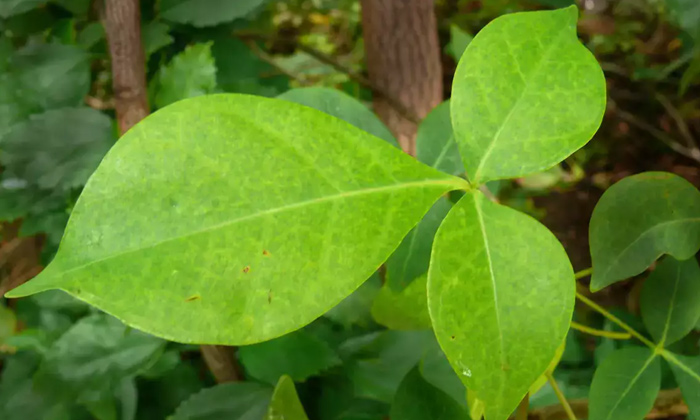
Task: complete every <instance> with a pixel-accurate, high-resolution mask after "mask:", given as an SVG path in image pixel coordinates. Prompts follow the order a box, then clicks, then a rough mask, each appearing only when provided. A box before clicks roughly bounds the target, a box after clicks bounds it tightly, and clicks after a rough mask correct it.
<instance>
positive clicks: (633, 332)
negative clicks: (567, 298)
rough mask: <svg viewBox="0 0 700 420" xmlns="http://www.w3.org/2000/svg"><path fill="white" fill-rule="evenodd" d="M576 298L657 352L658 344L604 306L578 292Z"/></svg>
mask: <svg viewBox="0 0 700 420" xmlns="http://www.w3.org/2000/svg"><path fill="white" fill-rule="evenodd" d="M576 298H577V299H578V300H580V301H581V302H583V303H585V304H586V305H588V306H589V307H590V308H591V309H593V310H595V311H596V312H599V313H600V314H601V315H603V316H604V317H606V318H608V319H609V320H611V321H612V322H614V323H616V324H617V325H619V326H620V327H621V328H622V329H623V330H625V331H627V332H628V333H630V334H631V335H632V336H633V337H635V338H636V339H638V340H639V341H641V342H642V343H644V344H646V345H647V346H649V347H650V348H652V349H654V350H656V344H654V343H652V342H651V341H650V340H649V339H647V338H646V337H644V336H643V335H642V334H640V333H639V332H637V330H635V329H634V328H632V327H630V326H629V325H627V324H626V323H625V322H623V321H622V320H620V319H619V318H618V317H616V316H615V315H613V314H611V313H610V312H608V311H606V310H605V309H604V308H603V307H602V306H600V305H598V304H597V303H595V302H593V301H592V300H590V299H588V298H587V297H586V296H584V295H583V294H581V293H579V292H576Z"/></svg>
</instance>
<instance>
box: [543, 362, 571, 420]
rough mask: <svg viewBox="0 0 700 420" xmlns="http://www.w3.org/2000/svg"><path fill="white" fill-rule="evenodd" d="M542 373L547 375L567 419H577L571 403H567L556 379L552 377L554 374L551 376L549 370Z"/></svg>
mask: <svg viewBox="0 0 700 420" xmlns="http://www.w3.org/2000/svg"><path fill="white" fill-rule="evenodd" d="M544 374H545V376H546V377H547V381H549V384H550V385H551V386H552V389H553V390H554V394H555V395H556V396H557V399H558V400H559V403H560V404H561V406H562V407H563V408H564V411H565V412H566V416H567V417H568V418H569V420H577V419H576V414H574V410H572V409H571V405H569V402H568V401H567V400H566V397H565V396H564V393H563V392H561V389H560V388H559V385H558V384H557V381H556V380H555V379H554V376H552V373H551V372H549V371H546V372H545V373H544Z"/></svg>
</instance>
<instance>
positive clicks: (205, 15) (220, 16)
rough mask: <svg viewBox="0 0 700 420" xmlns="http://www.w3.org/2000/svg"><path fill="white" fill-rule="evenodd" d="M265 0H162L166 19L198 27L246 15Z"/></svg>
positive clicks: (161, 9) (162, 12)
mask: <svg viewBox="0 0 700 420" xmlns="http://www.w3.org/2000/svg"><path fill="white" fill-rule="evenodd" d="M263 3H265V0H235V1H229V0H162V1H161V2H160V14H161V16H162V17H163V18H164V19H167V20H170V21H173V22H177V23H185V24H191V25H193V26H197V27H203V26H213V25H218V24H220V23H224V22H231V21H233V20H235V19H239V18H242V17H246V16H247V15H248V14H250V13H251V12H253V11H254V10H256V9H257V8H258V7H259V6H261V5H262V4H263Z"/></svg>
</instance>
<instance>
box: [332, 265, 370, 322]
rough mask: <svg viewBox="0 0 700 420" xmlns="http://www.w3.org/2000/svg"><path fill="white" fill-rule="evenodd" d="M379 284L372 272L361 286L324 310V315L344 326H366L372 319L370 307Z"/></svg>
mask: <svg viewBox="0 0 700 420" xmlns="http://www.w3.org/2000/svg"><path fill="white" fill-rule="evenodd" d="M381 284H382V281H381V279H380V278H379V275H378V274H377V273H374V274H373V275H372V277H370V278H369V280H367V281H366V282H364V283H362V286H360V287H359V288H358V289H357V290H355V291H354V292H352V294H351V295H350V296H348V297H346V298H345V299H343V300H342V301H341V302H340V303H339V304H337V305H336V306H335V307H333V308H332V309H331V310H329V311H328V312H326V313H325V314H324V316H325V317H326V318H328V319H331V320H333V321H334V322H337V323H338V324H341V325H343V326H344V327H345V328H350V327H351V326H353V325H360V326H367V325H368V324H369V323H370V322H371V320H372V315H371V314H370V309H371V308H372V302H373V301H374V299H375V297H376V296H377V293H379V290H380V289H381V287H382V286H381Z"/></svg>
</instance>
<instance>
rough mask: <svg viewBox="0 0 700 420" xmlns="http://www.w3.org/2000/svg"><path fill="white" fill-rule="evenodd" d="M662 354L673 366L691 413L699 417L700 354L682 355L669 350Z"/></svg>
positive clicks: (672, 368)
mask: <svg viewBox="0 0 700 420" xmlns="http://www.w3.org/2000/svg"><path fill="white" fill-rule="evenodd" d="M662 354H663V356H664V358H665V359H666V360H667V361H668V362H669V365H670V366H671V370H672V371H673V376H675V377H676V382H678V386H680V388H681V393H682V394H683V400H684V401H685V403H686V404H688V408H689V409H690V414H691V415H692V416H693V417H694V418H698V416H700V356H693V357H690V356H681V355H679V354H673V353H670V352H668V351H664V352H663V353H662Z"/></svg>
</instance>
